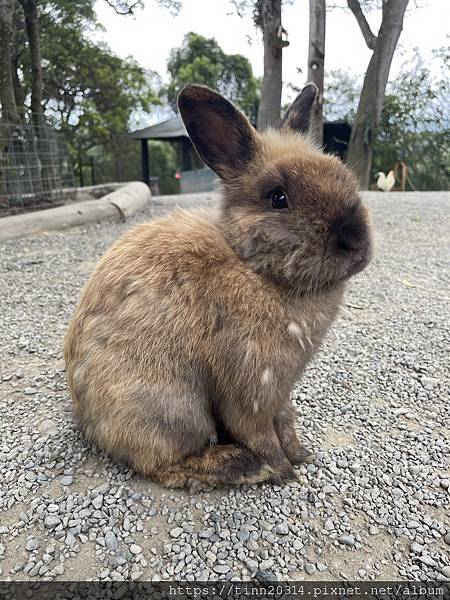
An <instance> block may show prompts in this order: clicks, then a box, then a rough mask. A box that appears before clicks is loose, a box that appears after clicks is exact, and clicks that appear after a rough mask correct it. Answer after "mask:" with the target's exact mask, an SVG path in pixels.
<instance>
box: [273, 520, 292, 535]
mask: <svg viewBox="0 0 450 600" xmlns="http://www.w3.org/2000/svg"><path fill="white" fill-rule="evenodd" d="M275 531H276V532H277V533H278V534H279V535H287V534H288V533H289V527H288V524H287V523H279V524H278V525H277V526H276V528H275Z"/></svg>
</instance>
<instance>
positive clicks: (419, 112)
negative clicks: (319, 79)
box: [324, 48, 450, 190]
mask: <svg viewBox="0 0 450 600" xmlns="http://www.w3.org/2000/svg"><path fill="white" fill-rule="evenodd" d="M435 56H436V60H437V61H438V63H440V64H442V69H441V73H442V75H441V76H440V77H439V78H433V77H432V75H431V74H430V70H429V68H427V67H426V66H425V65H424V64H423V63H422V61H421V59H420V56H418V55H416V56H415V57H414V58H413V60H412V61H409V62H407V63H405V65H404V66H403V68H402V71H401V73H400V74H399V75H398V76H397V77H396V78H395V79H394V80H392V81H391V82H389V83H388V86H387V90H386V92H387V93H386V96H385V100H384V107H383V113H382V118H381V123H380V125H379V127H378V129H377V131H376V135H375V137H374V146H373V150H374V159H373V165H372V181H374V180H375V174H376V173H377V172H378V171H383V172H384V173H387V172H388V171H389V170H391V169H392V168H393V167H394V165H395V164H396V163H397V162H398V161H400V160H402V161H404V162H405V163H406V164H407V166H408V169H409V171H408V182H407V184H408V188H407V189H416V190H439V189H449V188H450V127H449V126H450V123H449V118H450V115H449V113H448V100H447V94H448V92H447V90H448V86H449V81H448V73H449V70H448V63H449V49H448V48H447V49H440V50H438V51H436V52H435ZM360 88H361V83H360V79H359V78H354V77H351V76H349V75H348V74H347V73H345V72H343V71H334V72H332V73H330V74H329V76H328V78H326V81H325V98H326V100H325V111H324V113H325V118H326V119H327V120H338V119H346V120H348V121H349V122H350V123H351V122H352V120H353V118H354V116H355V113H356V107H357V102H358V97H359V90H360Z"/></svg>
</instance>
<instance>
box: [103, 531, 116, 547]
mask: <svg viewBox="0 0 450 600" xmlns="http://www.w3.org/2000/svg"><path fill="white" fill-rule="evenodd" d="M105 545H106V547H107V548H108V549H109V550H117V548H118V547H119V542H118V541H117V537H116V535H115V533H114V532H113V531H107V532H106V533H105Z"/></svg>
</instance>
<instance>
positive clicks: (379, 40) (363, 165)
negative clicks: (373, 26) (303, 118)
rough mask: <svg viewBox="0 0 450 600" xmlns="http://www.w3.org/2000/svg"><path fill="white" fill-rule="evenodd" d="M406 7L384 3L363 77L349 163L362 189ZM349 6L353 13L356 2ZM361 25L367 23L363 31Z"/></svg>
mask: <svg viewBox="0 0 450 600" xmlns="http://www.w3.org/2000/svg"><path fill="white" fill-rule="evenodd" d="M356 4H358V3H356ZM407 4H408V0H384V2H383V14H382V21H381V26H380V30H379V32H378V36H377V37H376V38H375V43H374V51H373V54H372V57H371V59H370V62H369V66H368V68H367V71H366V75H365V77H364V83H363V88H362V91H361V96H360V98H359V104H358V110H357V112H356V117H355V121H354V123H353V127H352V134H351V137H350V143H349V147H348V151H347V157H346V162H347V164H348V165H349V166H350V167H351V168H352V169H353V171H354V172H355V174H356V176H357V177H358V179H359V183H360V187H361V189H364V190H365V189H368V187H369V182H370V170H371V166H372V142H373V136H374V134H375V129H376V127H377V126H378V124H379V122H380V118H381V111H382V110H383V101H384V94H385V91H386V84H387V81H388V78H389V70H390V68H391V63H392V58H393V56H394V52H395V48H396V46H397V42H398V39H399V37H400V33H401V31H402V28H403V19H404V16H405V11H406V6H407ZM349 6H350V8H351V9H352V11H353V12H354V7H355V2H354V0H353V1H352V2H349ZM354 14H355V12H354ZM355 16H356V14H355ZM361 19H362V21H360V19H359V18H358V17H357V20H358V23H359V25H360V28H361V30H362V31H363V33H364V28H365V29H366V30H367V23H366V22H365V19H364V17H361ZM362 23H365V25H364V28H363V25H362ZM369 31H370V30H369ZM366 35H368V34H367V33H364V37H365V38H366ZM366 41H367V40H366Z"/></svg>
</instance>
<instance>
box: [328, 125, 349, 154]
mask: <svg viewBox="0 0 450 600" xmlns="http://www.w3.org/2000/svg"><path fill="white" fill-rule="evenodd" d="M351 133H352V128H351V126H350V125H349V124H348V123H347V121H329V122H327V123H325V124H324V126H323V149H324V152H326V153H327V154H335V155H336V156H339V158H341V159H343V158H344V154H345V152H346V151H347V148H348V143H349V141H350V135H351Z"/></svg>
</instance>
